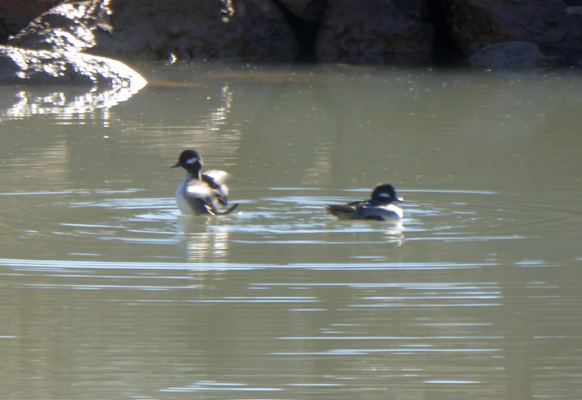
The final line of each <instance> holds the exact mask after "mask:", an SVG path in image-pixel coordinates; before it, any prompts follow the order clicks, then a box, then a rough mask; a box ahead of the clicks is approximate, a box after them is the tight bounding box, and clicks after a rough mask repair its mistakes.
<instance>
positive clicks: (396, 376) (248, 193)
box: [0, 64, 582, 400]
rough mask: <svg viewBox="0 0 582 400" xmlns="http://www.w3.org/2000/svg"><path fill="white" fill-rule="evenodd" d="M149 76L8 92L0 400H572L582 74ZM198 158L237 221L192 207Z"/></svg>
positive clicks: (250, 71) (2, 167)
mask: <svg viewBox="0 0 582 400" xmlns="http://www.w3.org/2000/svg"><path fill="white" fill-rule="evenodd" d="M140 72H142V73H144V75H146V77H148V79H149V80H150V86H149V87H147V88H146V89H144V90H142V91H141V92H140V93H138V94H137V95H136V96H134V97H133V98H131V99H129V100H128V101H126V102H123V103H121V104H119V105H117V106H115V107H113V108H110V109H106V108H94V107H86V104H85V103H83V102H82V101H80V100H79V99H80V98H82V97H83V95H82V90H80V89H79V88H77V89H74V90H72V91H71V90H68V89H64V88H54V87H53V88H37V89H35V90H32V91H30V90H28V89H26V88H18V89H14V88H0V94H1V96H0V97H1V98H2V107H3V111H2V112H0V140H1V141H2V142H1V143H2V145H1V146H0V156H1V157H0V160H1V161H0V173H1V176H2V179H1V180H0V204H1V207H0V227H1V228H2V229H0V289H1V290H0V318H1V321H2V323H1V324H0V354H1V355H2V360H3V362H2V366H1V367H0V372H1V373H0V391H1V392H2V393H3V398H5V399H19V400H20V399H31V398H43V399H96V398H99V399H192V398H197V399H304V398H310V399H388V398H390V399H396V398H402V399H405V398H406V399H420V398H422V399H508V400H509V399H512V400H513V399H532V398H561V399H580V398H582V383H581V382H582V379H581V378H582V376H581V370H580V365H582V336H581V334H580V332H582V320H581V318H580V317H579V314H580V311H579V310H580V308H581V306H582V299H581V296H580V293H581V292H580V289H579V282H580V281H581V279H580V278H581V277H582V270H581V265H582V247H581V246H580V242H581V236H582V235H581V233H582V224H581V223H582V212H581V211H582V210H581V205H580V198H581V197H582V185H581V180H582V176H581V175H580V171H581V170H582V168H581V167H582V157H580V154H581V153H582V135H580V132H579V130H580V127H581V126H582V114H581V113H580V112H579V110H580V109H581V107H582V96H581V95H580V93H582V78H581V77H579V76H577V75H570V74H558V73H556V74H550V75H545V76H544V75H539V76H521V77H519V76H497V75H493V74H469V73H460V72H457V73H441V72H434V71H398V70H396V71H394V70H378V69H358V68H347V67H346V68H343V67H329V68H324V69H316V70H301V69H296V70H288V69H284V68H281V69H269V68H252V67H233V66H230V67H225V66H212V65H205V64H203V65H196V66H183V65H181V66H180V65H173V66H171V67H165V68H164V67H157V66H155V67H152V66H142V68H141V70H140ZM23 91H24V92H23ZM113 103H114V102H113ZM184 148H195V149H197V150H198V151H199V152H200V153H201V154H202V155H203V156H204V158H205V163H206V167H207V168H208V169H212V168H223V169H226V170H228V171H229V172H231V173H232V174H233V175H234V177H235V179H234V181H233V182H232V184H231V196H230V198H231V201H233V202H240V203H241V206H240V212H238V213H237V214H234V215H231V216H228V217H226V218H222V219H206V218H187V217H181V216H179V215H178V212H177V209H176V207H175V204H174V199H173V194H174V190H175V188H176V186H177V185H178V184H179V183H180V180H181V178H182V173H181V172H179V171H176V169H170V168H169V167H170V166H171V165H173V164H174V163H175V162H176V158H177V156H178V154H179V153H180V151H181V150H182V149H184ZM385 181H387V182H391V183H392V184H394V185H395V186H396V188H397V190H398V191H399V194H400V195H402V196H403V197H404V198H405V203H403V208H404V214H405V217H404V220H403V222H402V226H399V225H395V224H386V223H377V222H345V221H335V220H333V219H332V218H330V217H329V216H328V215H326V214H325V213H324V210H323V205H324V204H326V203H329V202H347V201H351V200H358V199H364V198H367V197H368V196H369V193H370V191H371V189H372V188H373V187H374V185H376V184H377V183H379V182H385Z"/></svg>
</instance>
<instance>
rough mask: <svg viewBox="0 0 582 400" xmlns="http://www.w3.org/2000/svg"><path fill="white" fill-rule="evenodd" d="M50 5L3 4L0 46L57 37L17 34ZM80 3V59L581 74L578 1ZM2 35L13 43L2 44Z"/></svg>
mask: <svg viewBox="0 0 582 400" xmlns="http://www.w3.org/2000/svg"><path fill="white" fill-rule="evenodd" d="M27 3H28V4H29V6H27V5H26V4H27ZM54 3H55V1H54V0H53V1H38V0H28V1H23V0H12V1H7V2H5V4H3V5H2V6H0V12H1V13H2V14H0V15H2V17H1V19H0V39H2V38H4V39H5V40H4V41H3V42H2V43H3V44H6V45H12V46H14V45H17V46H21V47H24V48H30V45H31V43H38V42H39V37H38V35H36V36H35V34H36V33H38V32H35V29H39V28H38V26H41V27H42V29H45V30H46V29H56V28H54V27H51V25H50V23H49V24H48V25H46V24H45V25H42V24H41V25H39V24H37V25H36V26H37V28H35V25H34V24H32V25H28V27H27V28H24V27H22V26H21V25H22V22H21V21H22V20H23V17H22V13H20V14H19V7H20V9H23V10H27V12H29V14H28V15H30V13H31V11H30V10H31V7H32V5H33V4H36V6H37V7H38V8H39V11H40V12H42V11H46V10H43V9H42V8H46V7H47V6H49V5H50V6H53V5H54ZM65 3H68V2H65ZM71 3H73V4H74V3H78V2H71ZM84 3H87V4H89V5H90V6H91V7H98V8H100V9H101V14H100V15H101V16H102V21H99V22H98V23H97V29H95V30H94V31H93V35H94V43H92V45H91V46H85V47H84V48H83V49H81V50H82V51H83V52H85V53H90V54H94V55H98V56H103V57H110V58H113V59H117V60H120V61H122V62H131V61H132V60H140V61H141V60H170V61H175V60H181V61H194V60H235V61H240V62H251V63H270V64H273V63H296V62H303V63H305V62H308V63H343V64H353V65H364V64H365V65H370V64H372V65H391V66H410V67H418V66H431V67H467V66H469V67H474V68H479V69H517V70H523V69H532V68H546V67H574V68H578V67H580V66H582V2H580V1H578V0H570V1H563V0H529V1H520V0H489V1H487V2H484V1H480V0H392V1H390V0H363V1H354V0H172V1H166V2H162V1H159V0H91V1H85V2H84ZM578 3H580V4H578ZM2 8H4V9H2ZM47 15H48V14H45V15H44V18H45V20H46V18H47ZM42 18H43V17H41V19H42ZM18 21H20V22H19V23H17V22H18ZM47 27H48V28H47ZM57 27H58V28H59V29H62V28H63V27H62V26H57ZM2 29H3V31H2ZM15 29H18V31H16V32H15V31H14V30H15ZM23 32H24V34H23ZM9 35H10V36H12V37H13V38H12V39H10V40H7V38H8V36H9ZM41 41H42V39H41ZM83 46H84V45H83Z"/></svg>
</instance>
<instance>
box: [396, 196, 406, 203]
mask: <svg viewBox="0 0 582 400" xmlns="http://www.w3.org/2000/svg"><path fill="white" fill-rule="evenodd" d="M394 200H396V201H401V202H402V201H404V198H402V197H396V198H395V199H394Z"/></svg>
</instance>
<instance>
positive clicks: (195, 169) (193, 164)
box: [172, 150, 202, 174]
mask: <svg viewBox="0 0 582 400" xmlns="http://www.w3.org/2000/svg"><path fill="white" fill-rule="evenodd" d="M177 167H182V168H184V169H185V170H186V171H188V172H190V173H193V174H198V173H199V172H200V169H202V157H201V156H200V154H198V152H197V151H196V150H184V151H183V152H182V153H181V154H180V157H178V162H177V163H176V165H173V166H172V168H177Z"/></svg>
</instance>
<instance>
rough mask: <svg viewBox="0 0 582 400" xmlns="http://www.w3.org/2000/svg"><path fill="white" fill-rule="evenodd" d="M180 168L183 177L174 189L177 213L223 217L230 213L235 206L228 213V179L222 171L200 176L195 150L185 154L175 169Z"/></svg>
mask: <svg viewBox="0 0 582 400" xmlns="http://www.w3.org/2000/svg"><path fill="white" fill-rule="evenodd" d="M177 167H182V168H184V169H185V170H186V176H184V179H182V183H180V186H178V188H177V189H176V195H175V196H176V203H177V204H178V209H179V210H180V212H181V213H182V214H185V215H225V214H229V213H231V212H233V211H234V210H235V209H236V208H237V207H238V204H235V205H233V206H231V207H230V208H228V209H226V210H225V209H224V208H223V207H227V205H228V200H227V196H228V186H226V184H227V183H228V181H229V180H230V175H229V174H228V173H227V172H225V171H218V170H211V171H206V172H205V173H201V170H202V157H201V156H200V154H198V152H197V151H196V150H184V151H183V152H182V153H181V154H180V157H179V158H178V162H177V163H176V165H173V166H172V168H177Z"/></svg>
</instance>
